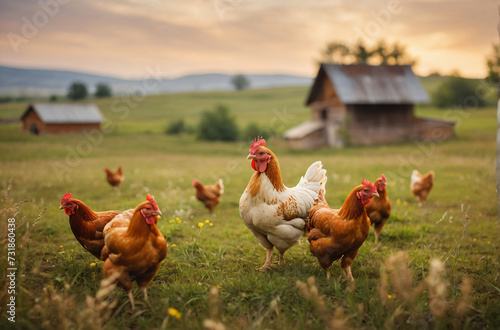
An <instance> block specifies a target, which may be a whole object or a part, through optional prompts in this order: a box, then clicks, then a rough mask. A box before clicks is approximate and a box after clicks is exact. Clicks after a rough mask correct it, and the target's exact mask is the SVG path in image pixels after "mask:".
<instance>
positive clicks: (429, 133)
mask: <svg viewBox="0 0 500 330" xmlns="http://www.w3.org/2000/svg"><path fill="white" fill-rule="evenodd" d="M414 122H415V125H414V128H415V137H416V138H417V139H419V140H425V141H439V140H446V139H449V138H452V137H454V136H455V123H454V122H450V121H444V120H437V119H431V118H415V119H414Z"/></svg>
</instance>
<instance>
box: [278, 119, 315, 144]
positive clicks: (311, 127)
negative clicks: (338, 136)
mask: <svg viewBox="0 0 500 330" xmlns="http://www.w3.org/2000/svg"><path fill="white" fill-rule="evenodd" d="M323 127H324V124H323V123H322V122H317V121H314V122H313V121H306V122H305V123H302V124H300V125H299V126H296V127H293V128H290V129H289V130H287V131H286V132H285V133H283V137H284V138H285V140H290V139H302V138H303V137H305V136H307V135H309V134H311V133H314V132H316V131H319V130H320V129H322V128H323Z"/></svg>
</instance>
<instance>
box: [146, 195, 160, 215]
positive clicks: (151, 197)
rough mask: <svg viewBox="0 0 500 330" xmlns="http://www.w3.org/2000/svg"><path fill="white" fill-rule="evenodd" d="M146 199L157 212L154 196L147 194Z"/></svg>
mask: <svg viewBox="0 0 500 330" xmlns="http://www.w3.org/2000/svg"><path fill="white" fill-rule="evenodd" d="M146 199H147V200H148V201H149V202H150V203H151V205H153V208H154V209H155V211H158V204H156V201H155V198H154V196H153V195H151V194H148V195H147V196H146Z"/></svg>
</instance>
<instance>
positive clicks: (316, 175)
mask: <svg viewBox="0 0 500 330" xmlns="http://www.w3.org/2000/svg"><path fill="white" fill-rule="evenodd" d="M326 180H327V177H326V170H325V169H323V164H321V161H317V162H315V163H313V164H311V166H309V168H308V169H307V171H306V174H305V175H304V176H303V177H302V178H301V179H300V182H299V184H298V185H297V186H299V187H307V188H309V189H312V190H314V191H319V190H320V189H323V190H324V189H325V185H326Z"/></svg>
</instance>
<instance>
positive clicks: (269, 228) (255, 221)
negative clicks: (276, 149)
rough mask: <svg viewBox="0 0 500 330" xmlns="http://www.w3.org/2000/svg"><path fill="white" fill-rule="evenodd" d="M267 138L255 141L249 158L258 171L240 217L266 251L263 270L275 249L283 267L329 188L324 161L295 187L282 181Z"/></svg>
mask: <svg viewBox="0 0 500 330" xmlns="http://www.w3.org/2000/svg"><path fill="white" fill-rule="evenodd" d="M265 146H266V141H265V140H264V139H261V138H259V139H257V140H254V142H253V143H252V145H251V147H250V150H249V154H248V156H247V159H251V160H252V168H253V169H254V170H255V173H254V174H253V176H252V178H251V179H250V182H249V183H248V186H247V187H246V189H245V192H244V193H243V195H242V196H241V198H240V204H239V208H240V215H241V218H242V219H243V222H244V223H245V225H246V226H247V227H248V228H249V229H250V230H251V231H252V233H253V235H254V236H255V238H257V240H258V241H259V243H260V244H261V245H262V246H263V247H264V248H265V249H266V251H267V256H266V261H265V263H264V265H263V266H262V267H260V268H259V269H260V270H265V269H267V268H269V267H271V256H272V253H273V248H274V247H276V248H277V249H278V251H279V252H280V261H279V262H280V264H283V263H284V254H285V252H286V251H287V250H288V249H289V248H290V247H292V246H293V245H295V244H296V243H297V242H298V241H299V240H300V238H301V237H302V236H303V235H304V229H305V225H306V221H307V215H308V213H309V209H310V208H311V206H312V205H313V203H314V198H316V196H317V195H318V191H319V190H320V189H325V184H326V170H324V169H322V167H323V165H322V164H321V162H320V161H317V162H315V163H313V164H312V165H311V166H310V167H309V168H308V170H307V172H306V174H305V176H304V177H302V178H301V179H300V181H299V183H298V184H297V186H295V187H293V188H287V187H286V186H285V185H284V184H283V181H282V179H281V172H280V166H279V163H278V158H277V157H276V155H275V154H274V153H273V152H272V151H271V150H269V149H268V148H266V147H265Z"/></svg>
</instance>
